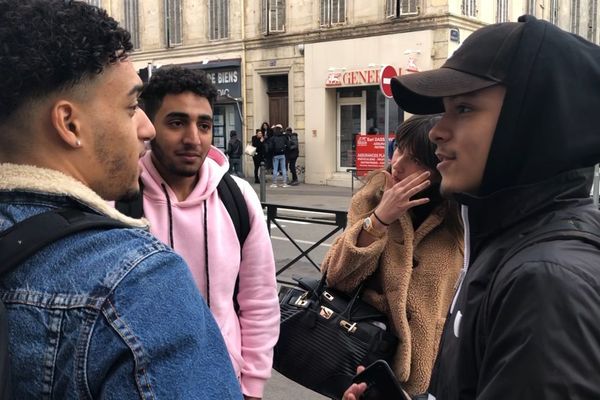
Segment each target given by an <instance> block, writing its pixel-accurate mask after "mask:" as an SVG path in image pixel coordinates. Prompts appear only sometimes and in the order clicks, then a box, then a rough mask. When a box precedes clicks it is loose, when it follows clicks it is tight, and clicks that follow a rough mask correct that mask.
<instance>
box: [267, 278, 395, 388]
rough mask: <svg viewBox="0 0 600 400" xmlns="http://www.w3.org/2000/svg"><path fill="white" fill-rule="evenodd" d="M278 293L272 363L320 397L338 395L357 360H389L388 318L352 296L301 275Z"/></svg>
mask: <svg viewBox="0 0 600 400" xmlns="http://www.w3.org/2000/svg"><path fill="white" fill-rule="evenodd" d="M295 280H296V281H297V282H298V286H296V287H282V288H281V290H280V292H279V303H280V310H281V327H280V328H281V330H280V333H279V341H278V342H277V344H276V345H275V351H274V358H273V368H275V370H277V371H278V372H279V373H281V374H282V375H284V376H286V377H287V378H289V379H291V380H293V381H295V382H296V383H299V384H300V385H302V386H305V387H307V388H309V389H311V390H314V391H315V392H318V393H320V394H322V395H324V396H327V397H330V398H333V399H341V398H342V396H343V393H344V391H345V390H346V389H347V388H348V387H349V386H350V385H351V384H352V378H353V377H354V375H355V374H356V367H357V366H358V365H364V366H367V365H370V364H371V363H372V362H374V361H375V360H378V359H383V360H386V361H387V362H390V363H391V362H392V359H393V356H394V353H395V351H396V347H397V344H398V338H396V336H394V335H393V334H392V333H391V332H390V331H389V329H387V317H386V316H385V315H384V314H383V313H381V312H380V311H378V310H377V309H375V308H374V307H373V306H371V305H369V304H367V303H365V302H363V301H362V300H361V299H360V294H361V291H362V286H363V285H361V286H360V287H359V288H358V289H356V290H355V292H354V293H353V294H352V295H347V294H344V293H342V292H340V291H338V290H334V289H331V288H328V287H327V286H326V283H325V277H323V278H322V279H321V280H318V279H310V278H300V279H296V278H295Z"/></svg>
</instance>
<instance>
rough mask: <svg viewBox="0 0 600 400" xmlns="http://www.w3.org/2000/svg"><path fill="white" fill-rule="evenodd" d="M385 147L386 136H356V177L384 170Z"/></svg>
mask: <svg viewBox="0 0 600 400" xmlns="http://www.w3.org/2000/svg"><path fill="white" fill-rule="evenodd" d="M385 147H386V146H385V135H379V134H378V135H356V175H358V176H364V175H366V174H368V173H369V172H370V171H373V170H376V169H381V168H383V167H384V163H385Z"/></svg>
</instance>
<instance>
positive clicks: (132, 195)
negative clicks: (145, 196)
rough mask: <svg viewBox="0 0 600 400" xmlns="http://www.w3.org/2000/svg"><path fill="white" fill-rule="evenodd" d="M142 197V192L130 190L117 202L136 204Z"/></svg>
mask: <svg viewBox="0 0 600 400" xmlns="http://www.w3.org/2000/svg"><path fill="white" fill-rule="evenodd" d="M141 196H142V191H141V190H140V189H139V188H138V189H133V188H129V189H127V192H125V194H123V195H121V196H120V197H119V198H118V199H117V201H125V202H134V201H136V200H138V199H139V198H140V197H141Z"/></svg>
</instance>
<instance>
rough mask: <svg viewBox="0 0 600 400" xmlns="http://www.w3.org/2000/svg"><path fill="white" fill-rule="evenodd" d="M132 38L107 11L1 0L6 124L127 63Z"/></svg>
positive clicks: (1, 114) (1, 106) (0, 114)
mask: <svg viewBox="0 0 600 400" xmlns="http://www.w3.org/2000/svg"><path fill="white" fill-rule="evenodd" d="M132 48H133V46H132V44H131V36H130V34H129V32H127V31H126V30H125V29H123V28H120V27H119V24H118V23H117V21H115V20H114V19H112V18H111V17H109V16H108V14H107V13H106V11H105V10H102V9H100V8H97V7H94V6H91V5H88V4H86V3H83V2H80V1H71V0H0V77H1V78H0V122H5V121H6V120H7V119H8V118H9V117H10V116H11V115H13V114H14V113H15V112H16V111H17V110H19V108H20V107H21V106H23V104H25V103H27V102H28V101H31V100H34V99H38V98H40V97H43V96H45V95H48V94H50V93H55V92H57V91H60V90H64V89H67V88H70V87H73V86H75V85H76V84H78V83H81V82H82V81H84V80H85V79H86V78H88V77H92V76H94V75H97V74H100V73H101V72H102V71H103V69H104V67H106V66H107V65H109V64H111V63H115V62H117V61H118V60H122V59H125V58H126V57H127V55H128V52H129V51H131V49H132Z"/></svg>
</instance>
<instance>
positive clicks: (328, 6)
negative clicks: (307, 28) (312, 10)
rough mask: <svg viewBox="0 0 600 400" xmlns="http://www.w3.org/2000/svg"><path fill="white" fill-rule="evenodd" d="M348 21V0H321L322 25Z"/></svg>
mask: <svg viewBox="0 0 600 400" xmlns="http://www.w3.org/2000/svg"><path fill="white" fill-rule="evenodd" d="M344 23H346V0H321V22H320V24H321V26H332V25H338V24H344Z"/></svg>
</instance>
